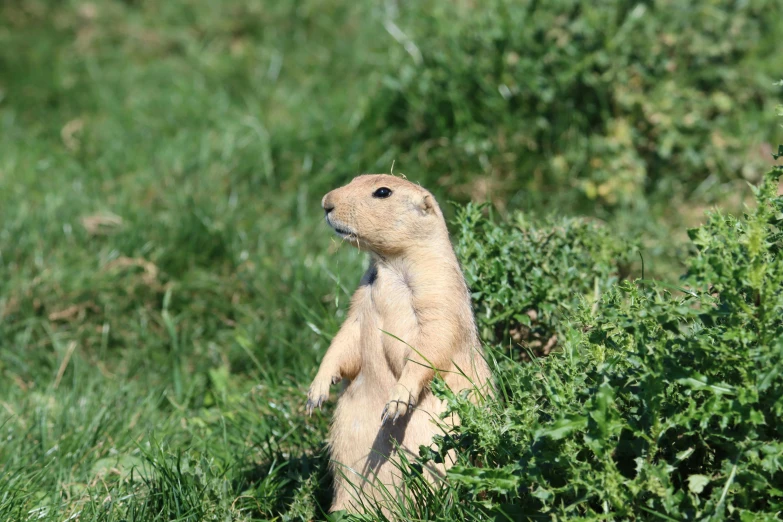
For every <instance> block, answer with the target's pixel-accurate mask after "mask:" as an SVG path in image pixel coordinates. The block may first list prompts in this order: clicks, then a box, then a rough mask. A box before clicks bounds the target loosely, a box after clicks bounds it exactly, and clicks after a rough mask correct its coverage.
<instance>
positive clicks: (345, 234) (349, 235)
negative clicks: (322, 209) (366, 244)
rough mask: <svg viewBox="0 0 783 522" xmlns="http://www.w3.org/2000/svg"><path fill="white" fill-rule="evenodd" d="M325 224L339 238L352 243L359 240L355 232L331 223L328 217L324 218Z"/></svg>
mask: <svg viewBox="0 0 783 522" xmlns="http://www.w3.org/2000/svg"><path fill="white" fill-rule="evenodd" d="M326 222H327V223H329V226H330V227H332V230H334V231H335V232H336V233H337V235H338V236H340V237H341V238H343V239H349V240H352V241H356V240H357V239H359V236H357V235H356V232H354V231H352V230H350V229H348V228H345V227H342V226H340V225H336V224H334V223H332V221H331V220H330V219H329V218H328V217H327V218H326Z"/></svg>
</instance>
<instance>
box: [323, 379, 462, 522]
mask: <svg viewBox="0 0 783 522" xmlns="http://www.w3.org/2000/svg"><path fill="white" fill-rule="evenodd" d="M387 393H388V390H378V389H371V388H368V381H367V380H364V379H362V375H361V374H360V375H359V376H358V377H357V378H356V379H355V380H354V381H353V382H352V383H351V385H350V386H349V387H348V389H347V390H346V391H345V393H344V394H343V396H342V397H341V398H340V400H339V401H338V405H337V411H336V412H335V417H334V422H333V423H332V429H331V433H330V437H329V439H330V447H331V461H332V462H331V467H332V470H333V473H334V479H335V499H334V503H333V506H332V509H333V510H337V509H350V507H351V505H352V504H354V505H358V504H359V502H358V501H357V499H358V498H359V497H369V498H375V499H376V500H381V499H383V498H384V497H385V496H388V495H389V494H393V495H396V494H400V493H401V492H402V491H403V490H402V484H401V478H400V472H399V469H398V468H397V466H398V462H399V454H400V453H404V454H405V456H406V458H407V459H408V460H409V461H413V460H414V459H415V458H416V457H417V456H418V454H419V446H421V445H424V446H429V445H431V444H432V438H433V436H435V435H436V434H438V433H442V429H441V428H439V427H438V426H437V424H436V423H435V422H433V419H438V415H439V413H440V412H441V411H443V404H442V403H441V401H439V400H437V399H436V398H435V397H433V396H432V395H431V394H429V393H427V394H426V395H425V396H424V397H423V400H422V401H421V404H420V405H419V407H418V408H417V409H416V410H414V412H413V413H412V414H410V415H408V416H406V417H404V418H401V419H398V421H397V422H396V423H395V424H390V423H387V424H386V425H384V426H382V425H381V412H382V411H383V407H384V405H385V401H386V394H387ZM446 460H447V462H446V465H443V464H439V465H435V464H432V465H431V467H429V468H428V470H427V471H428V475H429V476H430V478H431V479H433V478H437V477H442V476H443V475H444V473H445V469H446V467H447V465H448V464H450V462H448V461H449V460H450V459H449V458H447V459H446ZM395 461H396V462H395ZM381 485H382V486H381Z"/></svg>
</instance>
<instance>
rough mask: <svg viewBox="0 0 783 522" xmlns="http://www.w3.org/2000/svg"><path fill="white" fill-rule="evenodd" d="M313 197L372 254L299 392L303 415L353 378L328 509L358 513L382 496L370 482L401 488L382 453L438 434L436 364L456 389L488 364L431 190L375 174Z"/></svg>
mask: <svg viewBox="0 0 783 522" xmlns="http://www.w3.org/2000/svg"><path fill="white" fill-rule="evenodd" d="M381 187H387V188H389V189H391V191H392V194H391V196H389V197H387V198H384V199H380V198H377V197H373V193H374V192H375V191H376V190H377V189H379V188H381ZM322 205H323V207H324V210H325V211H326V220H327V222H328V223H329V225H330V226H332V228H334V229H335V231H336V232H337V233H338V235H340V236H341V237H343V238H344V239H345V240H346V241H348V242H350V243H351V244H353V245H354V246H357V247H358V248H360V249H361V250H366V251H368V252H369V253H370V257H371V260H370V266H369V268H368V270H367V272H366V273H365V274H364V277H362V280H361V282H360V284H359V288H358V289H357V290H356V293H355V294H354V296H353V299H352V300H351V307H350V311H349V313H348V317H347V318H346V320H345V322H344V323H343V325H342V327H341V328H340V331H339V332H338V333H337V335H336V336H335V338H334V339H333V340H332V343H331V346H330V347H329V350H328V351H327V353H326V355H325V356H324V359H323V361H322V362H321V366H320V368H319V370H318V374H317V375H316V377H315V379H314V381H313V383H312V385H311V386H310V390H309V392H308V411H310V412H312V410H313V408H314V407H316V406H320V405H321V403H322V401H323V400H325V399H327V398H328V396H329V388H330V386H331V385H332V384H334V383H336V382H338V381H340V380H341V379H347V380H349V381H350V384H349V385H348V386H347V389H346V390H345V392H344V393H343V395H342V396H341V397H340V399H339V401H338V403H337V409H336V412H335V416H334V420H333V423H332V428H331V432H330V435H329V447H330V451H331V459H332V460H331V462H332V470H333V472H334V478H335V494H334V500H333V503H332V507H331V510H332V511H335V510H341V509H347V510H349V511H358V510H360V508H359V507H358V504H359V503H360V502H361V500H363V499H366V497H374V498H375V499H376V500H381V499H383V498H384V494H383V493H381V492H380V490H379V487H381V488H382V487H385V488H386V489H387V491H389V492H391V493H392V494H394V492H395V491H399V490H400V485H399V477H398V474H399V472H398V470H397V469H396V468H395V466H394V463H393V461H389V459H390V458H392V459H393V457H394V454H395V451H396V450H395V446H396V445H398V446H399V449H400V450H401V451H405V452H408V454H409V457H411V458H412V457H414V456H417V455H418V453H419V446H420V445H425V446H428V445H431V444H432V437H433V435H436V434H437V433H442V429H441V428H439V427H438V426H437V424H436V422H435V421H436V420H438V419H439V415H440V414H441V413H442V412H443V411H444V410H445V405H444V404H443V403H442V401H440V400H438V399H437V398H435V396H433V395H432V393H431V391H430V390H429V389H428V387H429V384H430V382H431V380H432V379H433V377H434V375H435V370H434V369H433V368H435V369H438V370H439V373H440V374H441V375H442V376H443V378H444V380H445V382H446V384H448V385H449V386H450V387H451V389H452V390H454V391H460V390H464V389H469V388H472V387H473V384H471V382H472V383H474V384H475V385H476V386H477V387H479V388H480V389H481V388H483V389H484V390H485V391H487V389H488V388H490V386H488V383H489V381H490V371H489V367H488V366H487V364H486V361H485V360H484V358H483V356H482V353H481V347H480V343H479V340H478V337H477V334H476V326H475V322H474V318H473V312H472V309H471V305H470V296H469V293H468V289H467V286H466V285H465V280H464V278H463V275H462V272H461V270H460V268H459V264H458V262H457V258H456V256H455V254H454V250H453V248H452V246H451V242H450V241H449V235H448V230H447V228H446V223H445V221H444V219H443V214H442V213H441V210H440V207H438V204H437V203H436V202H435V199H434V198H433V196H432V194H430V193H429V192H427V191H426V190H424V189H423V188H421V187H419V186H418V185H415V184H413V183H410V182H408V181H406V180H403V179H400V178H397V177H394V176H388V175H382V174H373V175H363V176H359V177H357V178H355V179H354V180H353V181H352V182H351V183H350V184H348V185H346V186H344V187H341V188H339V189H336V190H333V191H332V192H329V193H328V194H327V195H326V196H324V198H323V201H322ZM384 332H388V334H392V335H393V336H396V337H398V338H399V339H400V340H402V341H404V342H401V341H400V340H398V339H395V338H394V337H393V336H392V335H388V334H386V333H384ZM412 348H413V349H412ZM457 368H459V370H458V369H457ZM460 370H461V372H460ZM461 373H464V374H465V375H466V376H463V375H461ZM382 416H383V417H385V422H382ZM441 422H442V421H441ZM446 422H447V423H455V422H458V419H454V418H452V419H448V420H446ZM452 458H453V456H452ZM446 460H447V461H449V462H446V463H444V464H442V465H437V466H436V465H433V467H432V468H431V469H429V470H428V473H427V475H428V478H429V479H430V480H437V478H438V477H442V476H443V475H444V474H445V470H446V469H447V468H448V467H449V466H450V465H451V464H452V462H450V459H449V458H447V459H446ZM381 485H382V486H381Z"/></svg>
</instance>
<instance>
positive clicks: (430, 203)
mask: <svg viewBox="0 0 783 522" xmlns="http://www.w3.org/2000/svg"><path fill="white" fill-rule="evenodd" d="M419 210H420V211H421V213H422V214H432V213H434V212H435V200H434V199H433V198H432V196H430V195H429V194H424V197H422V198H421V202H420V203H419Z"/></svg>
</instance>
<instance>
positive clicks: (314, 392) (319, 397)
mask: <svg viewBox="0 0 783 522" xmlns="http://www.w3.org/2000/svg"><path fill="white" fill-rule="evenodd" d="M340 380H341V378H340V376H339V375H333V376H331V377H328V376H327V377H322V376H320V375H317V376H316V377H315V380H314V381H313V384H311V385H310V389H309V390H308V391H307V405H306V406H305V408H306V409H307V414H308V415H312V414H313V410H314V409H316V408H319V409H320V408H321V405H322V404H323V403H324V401H326V400H328V399H329V387H330V386H331V385H332V384H337V383H338V382H340Z"/></svg>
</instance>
